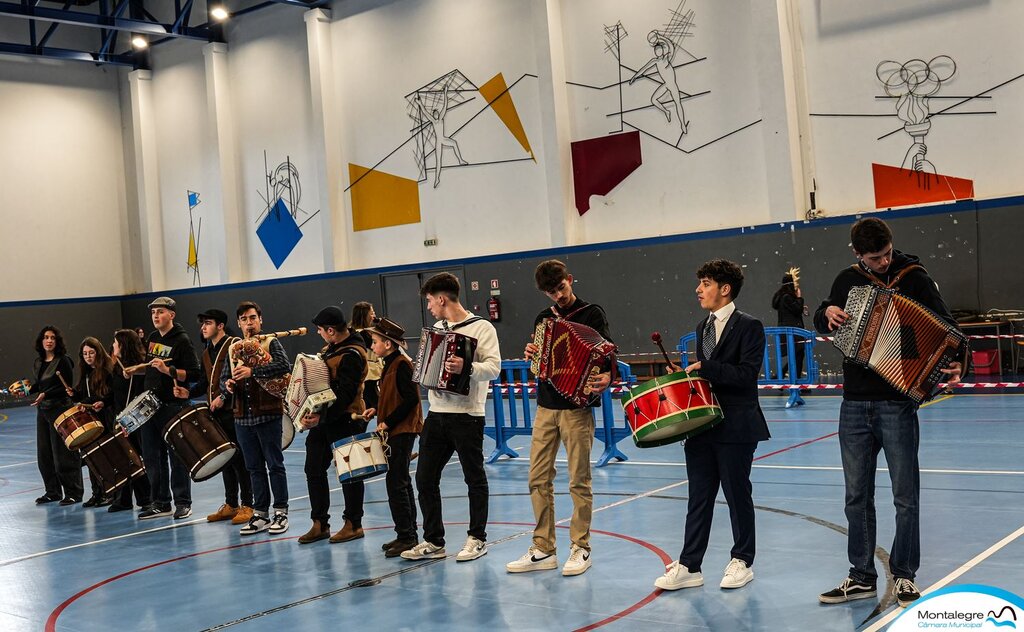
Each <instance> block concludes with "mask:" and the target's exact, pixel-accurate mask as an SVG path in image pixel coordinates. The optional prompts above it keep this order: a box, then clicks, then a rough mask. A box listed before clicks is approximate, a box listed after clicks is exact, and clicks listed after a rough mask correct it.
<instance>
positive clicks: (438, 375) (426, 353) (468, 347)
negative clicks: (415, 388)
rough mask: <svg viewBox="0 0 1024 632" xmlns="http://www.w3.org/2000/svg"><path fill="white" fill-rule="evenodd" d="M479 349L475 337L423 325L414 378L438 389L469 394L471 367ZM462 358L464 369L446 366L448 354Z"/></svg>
mask: <svg viewBox="0 0 1024 632" xmlns="http://www.w3.org/2000/svg"><path fill="white" fill-rule="evenodd" d="M475 353H476V338H473V337H470V336H467V335H465V334H460V333H459V332H457V331H452V330H450V329H438V328H435V327H424V328H423V331H422V332H421V333H420V348H419V350H418V351H417V352H416V362H415V364H414V365H413V369H412V381H413V382H416V383H418V384H420V385H422V386H423V387H424V388H429V389H433V390H437V391H450V392H452V393H458V394H459V395H469V369H470V367H471V366H472V364H473V355H474V354H475ZM453 357H459V358H462V362H463V365H462V366H463V368H462V373H451V372H449V371H448V370H446V369H445V368H444V365H445V361H446V360H447V359H448V358H453Z"/></svg>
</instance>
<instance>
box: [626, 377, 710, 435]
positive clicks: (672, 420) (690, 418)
mask: <svg viewBox="0 0 1024 632" xmlns="http://www.w3.org/2000/svg"><path fill="white" fill-rule="evenodd" d="M622 408H623V409H624V410H625V411H626V421H627V422H628V423H629V427H630V428H632V430H633V443H635V444H636V445H637V447H640V448H651V447H654V446H659V445H666V444H669V443H675V442H677V441H682V440H683V439H688V438H690V437H693V436H695V435H698V434H700V433H702V432H704V431H706V430H710V429H711V428H713V427H714V426H715V425H716V424H718V422H720V421H721V420H722V407H721V406H719V405H718V399H717V398H716V397H715V394H714V393H712V392H711V384H710V383H709V382H708V381H707V380H705V379H704V378H702V377H699V376H698V375H697V373H696V372H693V373H690V374H689V375H687V374H686V373H684V372H682V371H680V372H678V373H671V374H669V375H663V376H660V377H656V378H654V379H653V380H650V381H647V382H644V383H643V384H638V385H637V386H634V387H633V388H631V389H629V394H628V395H626V396H624V397H623V398H622Z"/></svg>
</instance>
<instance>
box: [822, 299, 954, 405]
mask: <svg viewBox="0 0 1024 632" xmlns="http://www.w3.org/2000/svg"><path fill="white" fill-rule="evenodd" d="M844 311H846V313H847V314H849V315H850V318H849V319H848V320H847V321H846V322H845V323H844V324H843V325H842V326H841V327H840V328H839V329H837V330H836V332H835V338H834V339H833V342H832V344H834V345H835V346H836V348H838V349H839V350H840V351H842V352H843V355H844V356H846V358H847V359H849V360H850V361H851V362H853V363H854V364H857V365H860V366H865V367H868V368H869V369H871V370H872V371H874V372H875V373H877V374H878V375H880V376H881V377H882V379H884V380H885V381H886V382H888V383H889V384H890V385H891V386H892V387H893V388H895V389H896V390H897V391H899V392H900V393H902V394H903V395H906V396H907V397H909V398H910V399H912V400H914V401H915V402H916V403H918V404H920V403H921V402H923V401H924V400H926V399H929V398H931V397H932V396H933V395H934V392H935V388H936V386H937V385H938V384H939V382H941V381H942V378H943V377H944V375H945V374H944V373H942V371H941V369H946V368H949V365H950V364H951V363H952V362H955V361H957V359H958V358H960V357H961V356H962V355H963V354H964V353H965V352H966V349H967V338H966V337H965V336H964V335H963V333H961V332H960V330H959V329H957V328H956V327H953V326H951V325H949V324H948V323H947V322H945V321H944V320H942V319H941V318H939V317H938V316H936V315H935V314H934V313H932V311H931V310H929V309H928V308H927V307H924V306H923V305H921V304H920V303H917V302H916V301H914V300H912V299H909V298H907V297H906V296H903V295H902V294H899V293H897V292H896V291H894V290H890V289H886V288H881V287H877V286H873V285H862V286H858V287H855V288H853V289H851V290H850V294H849V296H848V297H847V299H846V308H845V310H844Z"/></svg>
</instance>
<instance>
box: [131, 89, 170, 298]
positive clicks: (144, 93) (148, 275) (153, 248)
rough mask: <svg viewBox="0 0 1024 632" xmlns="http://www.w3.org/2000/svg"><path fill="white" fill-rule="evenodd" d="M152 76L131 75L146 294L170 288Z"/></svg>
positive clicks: (137, 193) (137, 187) (133, 135)
mask: <svg viewBox="0 0 1024 632" xmlns="http://www.w3.org/2000/svg"><path fill="white" fill-rule="evenodd" d="M152 78H153V75H152V73H151V72H150V71H148V70H133V71H132V72H130V73H129V74H128V89H129V93H130V95H131V102H132V106H131V107H132V141H133V144H134V153H135V180H136V195H137V199H138V212H139V231H140V232H141V235H140V240H139V241H140V246H141V250H142V279H141V282H142V285H143V287H142V288H140V289H142V290H143V291H160V290H163V289H166V287H167V276H166V271H165V265H166V264H165V262H164V226H163V220H162V216H161V210H160V171H159V169H158V167H157V151H156V122H155V119H156V113H155V112H154V111H153V83H152Z"/></svg>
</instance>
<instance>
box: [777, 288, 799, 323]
mask: <svg viewBox="0 0 1024 632" xmlns="http://www.w3.org/2000/svg"><path fill="white" fill-rule="evenodd" d="M772 309H774V310H775V311H777V312H778V313H779V327H799V328H801V329H803V328H804V299H803V297H800V296H797V295H796V294H793V293H790V292H785V291H783V290H779V291H778V292H776V293H775V296H773V297H772Z"/></svg>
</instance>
